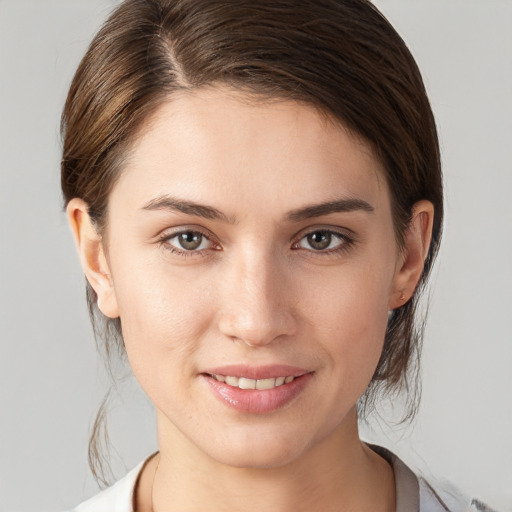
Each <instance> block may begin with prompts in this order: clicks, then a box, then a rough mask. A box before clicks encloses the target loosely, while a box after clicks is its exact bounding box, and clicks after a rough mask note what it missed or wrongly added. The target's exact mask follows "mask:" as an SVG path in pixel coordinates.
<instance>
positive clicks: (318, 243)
mask: <svg viewBox="0 0 512 512" xmlns="http://www.w3.org/2000/svg"><path fill="white" fill-rule="evenodd" d="M307 238H308V243H309V245H310V246H311V247H312V248H313V249H316V250H319V251H320V250H322V249H327V247H329V245H331V241H332V235H331V233H328V232H326V231H315V232H314V233H310V234H309V235H308V236H307Z"/></svg>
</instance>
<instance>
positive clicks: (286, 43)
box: [62, 0, 443, 474]
mask: <svg viewBox="0 0 512 512" xmlns="http://www.w3.org/2000/svg"><path fill="white" fill-rule="evenodd" d="M220 83H221V84H225V85H228V86H230V87H233V88H236V89H239V90H241V91H245V92H248V93H250V94H253V95H257V96H262V97H264V98H265V97H266V98H280V99H289V100H296V101H301V102H305V103H307V104H309V105H313V106H315V107H317V108H318V109H319V110H320V111H321V112H324V113H326V114H328V115H329V116H330V117H332V118H334V119H336V120H338V121H339V122H341V123H342V124H343V125H344V126H346V127H348V128H349V129H350V130H352V131H353V132H354V133H356V134H358V135H359V136H361V137H362V138H363V139H364V140H366V141H367V142H368V143H369V144H370V145H371V147H372V148H373V150H374V151H375V152H376V154H377V155H378V157H379V158H380V159H381V161H382V162H383V164H384V167H385V172H386V178H387V181H388V184H389V189H390V191H391V198H392V208H393V217H394V225H395V232H396V237H397V240H398V243H399V244H401V243H402V242H403V233H404V231H405V229H406V227H407V225H408V223H409V221H410V216H411V212H412V207H413V205H414V203H415V202H417V201H418V200H420V199H427V200H430V201H431V202H432V203H433V204H434V208H435V216H434V226H433V238H432V242H431V245H430V249H429V253H428V257H427V259H426V262H425V267H424V272H423V275H422V278H421V281H420V284H419V286H418V288H417V290H416V291H415V294H414V295H413V297H412V298H411V300H409V301H408V302H407V303H406V304H404V305H403V306H401V307H400V308H398V309H397V310H395V311H394V312H393V313H392V314H391V316H390V318H389V322H388V327H387V333H386V338H385V343H384V350H383V352H382V356H381V359H380V361H379V364H378V367H377V369H376V371H375V374H374V377H373V379H372V382H371V384H370V386H369V388H368V390H367V392H366V394H365V396H364V397H363V400H362V401H361V402H360V404H363V405H364V404H366V405H368V404H371V403H373V401H374V400H375V396H376V392H377V391H378V390H385V391H390V390H396V389H403V388H405V389H407V390H408V389H409V384H410V383H411V382H412V384H414V382H417V378H416V379H414V378H413V379H412V380H411V379H410V377H411V375H409V374H410V373H411V369H414V368H417V364H416V363H417V359H418V357H419V350H420V343H421V332H422V329H421V325H422V322H421V321H420V322H419V323H418V321H417V319H416V320H415V317H416V316H417V315H416V309H417V301H418V291H419V288H421V287H422V286H423V285H424V283H425V281H426V278H427V276H428V274H429V272H430V270H431V267H432V263H433V259H434V257H435V255H436V252H437V250H438V246H439V241H440V236H441V225H442V217H443V204H442V177H441V165H440V156H439V145H438V140H437V133H436V127H435V122H434V118H433V115H432V111H431V108H430V105H429V101H428V98H427V95H426V92H425V88H424V85H423V82H422V78H421V75H420V72H419V70H418V68H417V66H416V63H415V61H414V59H413V57H412V55H411V54H410V52H409V51H408V49H407V47H406V45H405V43H404V42H403V40H402V39H401V38H400V36H399V35H398V34H397V33H396V31H395V30H394V29H393V27H392V26H391V25H390V24H389V22H388V21H387V20H386V19H385V18H384V17H383V16H382V15H381V14H380V12H379V11H378V10H377V9H376V8H375V7H374V6H373V5H372V4H371V3H370V2H369V1H367V0H222V1H220V0H218V1H217V0H125V1H124V2H122V3H121V4H120V5H119V6H118V7H117V8H116V10H115V11H114V12H113V14H112V15H111V16H110V18H109V19H108V20H107V21H106V23H105V24H104V25H103V27H102V28H101V30H100V31H99V32H98V34H97V35H96V37H95V38H94V40H93V41H92V43H91V45H90V47H89V49H88V51H87V53H86V55H85V56H84V58H83V60H82V62H81V63H80V66H79V68H78V70H77V72H76V74H75V77H74V79H73V82H72V84H71V88H70V91H69V95H68V98H67V101H66V105H65V108H64V112H63V115H62V136H63V141H64V144H63V146H64V147H63V158H62V190H63V194H64V200H65V202H66V204H67V202H68V201H69V200H70V199H72V198H74V197H80V198H82V199H83V200H84V201H85V202H86V203H87V204H88V206H89V213H90V215H91V217H92V219H93V221H94V222H95V224H96V226H97V228H98V231H99V232H100V233H102V231H103V229H104V227H105V222H106V213H107V204H108V197H109V194H110V191H111V190H112V188H113V186H114V184H115V182H116V179H117V177H118V176H119V173H120V172H121V171H122V168H123V161H124V159H125V158H126V155H127V154H128V152H129V149H130V147H131V145H132V143H133V142H134V140H135V139H136V137H137V134H138V131H139V130H140V129H141V127H142V126H143V125H144V123H145V122H146V121H147V120H148V118H149V117H150V116H151V114H152V113H154V112H155V110H156V109H157V108H158V107H159V106H160V105H162V103H163V102H165V101H167V100H168V99H169V97H172V94H173V92H174V91H178V90H183V89H194V88H198V87H202V86H205V85H211V84H220ZM87 297H88V304H89V311H90V314H91V319H92V321H93V325H94V329H95V333H96V334H97V336H98V337H99V338H103V339H104V341H105V348H106V351H107V354H110V352H111V350H112V347H116V348H117V350H118V351H119V352H120V353H123V351H124V348H123V342H122V333H121V325H120V321H119V319H107V318H105V317H104V316H103V315H102V314H101V313H100V311H99V310H98V308H97V305H96V295H95V293H94V291H93V290H92V288H91V287H90V286H89V285H87ZM413 374H414V372H413ZM409 396H410V397H412V401H411V402H410V405H411V408H410V409H409V412H410V414H411V415H412V414H413V411H414V405H415V403H416V399H415V397H417V396H418V394H417V393H415V392H413V393H410V394H409ZM100 412H101V411H100ZM100 419H101V415H100V416H98V417H97V420H96V423H95V427H94V429H93V435H92V438H91V443H90V461H91V466H92V467H93V472H95V474H96V471H95V467H96V468H97V469H100V470H101V467H100V466H101V464H100V462H99V459H98V453H97V450H96V443H97V442H98V439H97V434H98V431H99V430H100V425H101V422H100Z"/></svg>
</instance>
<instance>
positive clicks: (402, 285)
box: [389, 200, 434, 309]
mask: <svg viewBox="0 0 512 512" xmlns="http://www.w3.org/2000/svg"><path fill="white" fill-rule="evenodd" d="M433 222H434V205H433V204H432V203H431V202H430V201H426V200H425V201H418V202H417V203H416V204H415V205H414V207H413V211H412V218H411V222H410V224H409V226H408V228H407V230H406V232H405V236H404V248H403V250H402V251H401V258H400V259H399V261H398V265H397V269H396V272H395V277H394V280H393V293H392V295H391V298H390V301H389V309H396V308H398V307H400V306H402V305H403V304H405V303H406V302H407V301H408V300H409V299H410V298H411V297H412V295H413V293H414V290H415V289H416V286H417V285H418V282H419V280H420V278H421V274H422V273H423V267H424V265H425V259H426V257H427V255H428V250H429V248H430V240H431V239H432V225H433Z"/></svg>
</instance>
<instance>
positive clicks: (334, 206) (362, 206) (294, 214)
mask: <svg viewBox="0 0 512 512" xmlns="http://www.w3.org/2000/svg"><path fill="white" fill-rule="evenodd" d="M358 210H359V211H364V212H367V213H373V212H374V211H375V208H374V207H373V206H372V205H371V204H370V203H367V202H366V201H363V200H362V199H337V200H334V201H328V202H326V203H320V204H312V205H310V206H306V207H304V208H298V209H297V210H292V211H291V212H289V213H288V214H287V215H286V218H287V219H288V220H289V221H291V222H299V221H301V220H306V219H311V218H314V217H321V216H322V215H329V214H331V213H347V212H353V211H358Z"/></svg>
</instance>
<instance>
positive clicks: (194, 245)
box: [167, 231, 211, 251]
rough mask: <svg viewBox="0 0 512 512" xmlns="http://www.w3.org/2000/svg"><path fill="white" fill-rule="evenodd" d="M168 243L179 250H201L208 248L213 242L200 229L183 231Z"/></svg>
mask: <svg viewBox="0 0 512 512" xmlns="http://www.w3.org/2000/svg"><path fill="white" fill-rule="evenodd" d="M167 243H168V244H170V245H172V246H173V247H174V248H176V249H178V250H184V251H200V250H202V249H208V248H209V247H210V245H211V242H210V241H209V240H208V238H206V236H204V235H203V234H202V233H200V232H199V231H183V232H181V233H177V234H176V235H174V236H172V237H171V238H169V239H168V240H167Z"/></svg>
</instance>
